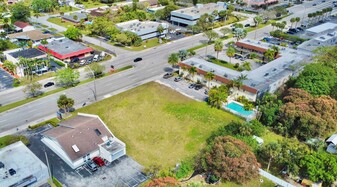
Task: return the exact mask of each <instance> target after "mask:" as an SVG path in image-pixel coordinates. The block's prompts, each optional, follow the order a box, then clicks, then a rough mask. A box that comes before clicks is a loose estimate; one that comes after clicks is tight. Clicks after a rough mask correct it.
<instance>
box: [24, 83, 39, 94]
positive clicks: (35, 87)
mask: <svg viewBox="0 0 337 187" xmlns="http://www.w3.org/2000/svg"><path fill="white" fill-rule="evenodd" d="M41 88H42V84H40V83H39V82H36V81H33V82H30V83H29V84H27V85H26V87H25V88H24V89H23V92H24V93H25V94H27V97H37V96H39V95H41V94H42V92H41Z"/></svg>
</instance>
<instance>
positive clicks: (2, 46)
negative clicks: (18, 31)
mask: <svg viewBox="0 0 337 187" xmlns="http://www.w3.org/2000/svg"><path fill="white" fill-rule="evenodd" d="M8 48H9V45H8V41H7V40H0V51H5V50H7V49H8Z"/></svg>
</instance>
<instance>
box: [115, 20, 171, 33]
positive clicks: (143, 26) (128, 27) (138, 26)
mask: <svg viewBox="0 0 337 187" xmlns="http://www.w3.org/2000/svg"><path fill="white" fill-rule="evenodd" d="M159 25H161V26H163V28H164V29H166V28H168V25H167V24H166V23H158V22H155V21H139V20H131V21H126V22H122V23H117V24H116V26H117V27H118V28H121V29H123V30H125V31H132V32H140V31H144V30H149V29H155V30H157V28H158V26H159Z"/></svg>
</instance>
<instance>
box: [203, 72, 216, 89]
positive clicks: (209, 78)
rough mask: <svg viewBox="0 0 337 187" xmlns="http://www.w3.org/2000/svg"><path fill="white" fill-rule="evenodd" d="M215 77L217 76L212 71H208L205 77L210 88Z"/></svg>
mask: <svg viewBox="0 0 337 187" xmlns="http://www.w3.org/2000/svg"><path fill="white" fill-rule="evenodd" d="M214 78H215V75H214V73H212V72H207V73H206V75H205V79H206V80H207V82H208V88H210V84H211V81H212V80H213V79H214Z"/></svg>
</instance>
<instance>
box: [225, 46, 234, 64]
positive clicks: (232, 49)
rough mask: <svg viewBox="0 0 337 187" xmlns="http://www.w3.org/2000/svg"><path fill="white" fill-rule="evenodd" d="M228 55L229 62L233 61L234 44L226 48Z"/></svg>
mask: <svg viewBox="0 0 337 187" xmlns="http://www.w3.org/2000/svg"><path fill="white" fill-rule="evenodd" d="M226 55H227V56H228V57H229V62H230V63H231V62H232V58H233V57H234V55H235V48H234V47H232V46H229V47H228V48H227V50H226Z"/></svg>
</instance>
